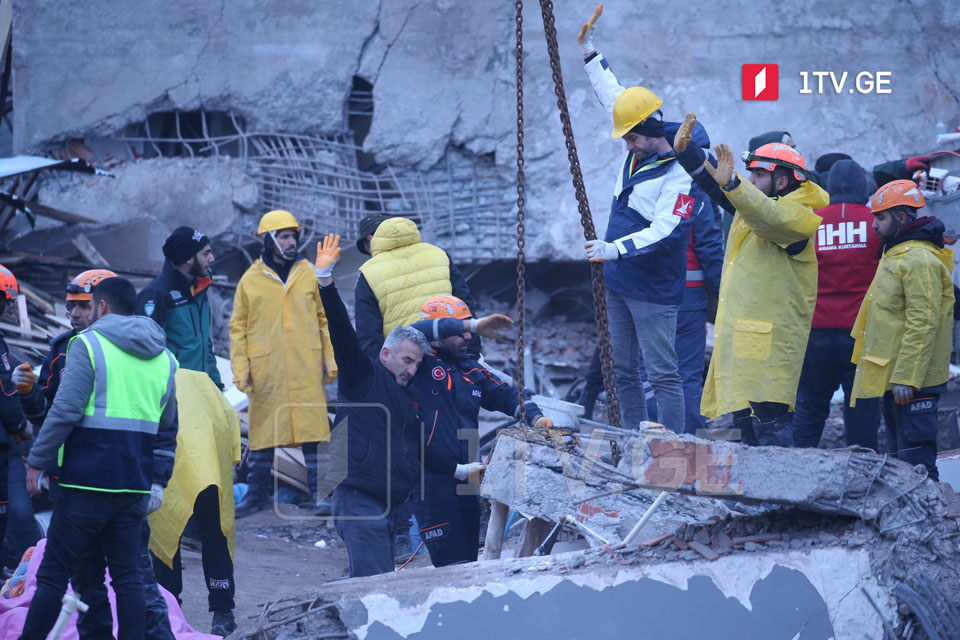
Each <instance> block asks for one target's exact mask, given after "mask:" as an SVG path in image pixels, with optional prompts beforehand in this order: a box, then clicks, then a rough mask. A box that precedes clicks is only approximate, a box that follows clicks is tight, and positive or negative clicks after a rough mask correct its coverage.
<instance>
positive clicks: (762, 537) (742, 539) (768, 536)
mask: <svg viewBox="0 0 960 640" xmlns="http://www.w3.org/2000/svg"><path fill="white" fill-rule="evenodd" d="M779 539H780V534H779V533H758V534H756V535H753V536H734V537H733V544H734V546H739V545H744V544H747V543H748V542H756V543H757V544H761V543H763V542H770V541H771V540H779Z"/></svg>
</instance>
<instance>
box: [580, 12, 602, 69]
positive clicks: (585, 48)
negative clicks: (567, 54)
mask: <svg viewBox="0 0 960 640" xmlns="http://www.w3.org/2000/svg"><path fill="white" fill-rule="evenodd" d="M601 13H603V5H602V4H598V5H597V8H596V9H594V10H593V15H592V16H590V20H588V21H587V23H586V24H585V25H583V26H582V27H580V34H579V35H578V36H577V42H579V43H580V51H581V52H583V57H584V58H589V57H590V54H592V53H593V52H594V51H596V49H594V47H593V34H594V33H596V29H594V27H593V23H594V22H596V20H597V18H599V17H600V14H601Z"/></svg>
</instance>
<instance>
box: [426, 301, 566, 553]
mask: <svg viewBox="0 0 960 640" xmlns="http://www.w3.org/2000/svg"><path fill="white" fill-rule="evenodd" d="M421 315H422V317H423V320H421V321H420V322H417V323H414V325H413V328H414V329H417V330H418V331H420V332H421V333H423V334H424V335H425V336H427V339H428V340H430V345H431V347H432V350H431V351H430V353H428V354H426V355H425V356H424V358H423V362H422V363H421V364H420V369H419V370H418V371H417V375H416V376H414V378H413V388H414V391H415V393H416V397H417V405H418V407H419V409H420V416H421V419H422V422H423V426H424V434H425V438H426V442H425V445H424V446H425V449H424V451H425V452H426V455H430V456H433V457H437V458H439V459H443V460H445V461H446V468H445V469H444V470H443V471H440V472H437V471H428V472H427V474H426V478H425V481H424V483H423V495H422V496H421V500H422V502H420V503H418V504H417V507H416V514H417V523H418V524H419V526H420V537H421V539H422V540H423V541H424V543H425V544H426V546H427V551H429V553H430V561H431V562H432V563H433V566H435V567H443V566H446V565H450V564H456V563H460V562H474V561H476V559H477V548H478V545H477V542H478V540H479V537H480V499H479V496H478V493H479V486H478V485H477V484H476V483H475V482H473V483H471V473H473V474H474V475H479V472H480V471H481V470H482V465H480V463H478V462H477V459H476V458H477V452H478V451H479V447H480V432H479V419H480V408H481V407H482V408H484V409H486V410H487V411H499V412H501V413H505V414H507V415H508V416H513V417H518V418H523V420H524V422H526V423H527V424H528V425H530V426H535V427H540V428H550V427H552V426H553V423H551V422H550V420H549V419H548V418H545V417H544V416H543V413H542V412H541V410H540V407H538V406H537V405H536V403H535V402H533V401H532V400H531V399H530V398H531V396H532V395H533V392H532V391H531V390H529V389H527V390H526V393H525V394H524V397H523V398H522V399H521V398H520V392H519V391H518V390H517V388H516V387H513V386H511V385H509V384H506V383H504V382H501V381H500V380H498V379H497V378H496V377H495V376H493V375H492V374H491V373H490V372H489V371H487V369H486V368H485V367H484V366H483V365H482V364H480V363H479V362H477V361H476V360H475V359H474V358H471V357H470V356H468V355H467V345H469V343H470V339H471V338H472V335H471V332H470V328H471V320H473V314H472V313H471V312H470V308H469V307H468V306H467V305H466V303H464V302H463V300H460V299H459V298H456V297H454V296H435V297H433V298H430V299H429V300H427V301H426V302H425V303H424V304H423V308H422V311H421ZM447 323H449V324H450V326H453V330H454V331H456V333H454V335H450V336H448V337H446V338H441V337H440V335H441V329H443V330H446V325H447Z"/></svg>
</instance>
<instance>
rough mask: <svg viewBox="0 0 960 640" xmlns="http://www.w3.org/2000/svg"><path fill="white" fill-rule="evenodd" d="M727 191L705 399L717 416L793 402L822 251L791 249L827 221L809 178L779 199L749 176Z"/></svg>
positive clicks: (822, 199)
mask: <svg viewBox="0 0 960 640" xmlns="http://www.w3.org/2000/svg"><path fill="white" fill-rule="evenodd" d="M725 193H726V196H727V199H728V200H729V201H730V203H731V204H732V205H733V206H734V207H736V210H737V213H736V215H735V216H734V218H733V224H732V225H731V227H730V234H729V235H728V236H727V248H726V252H725V254H724V259H723V275H722V277H721V280H720V300H719V307H718V308H717V321H716V326H715V328H714V335H713V357H712V358H711V360H710V369H709V370H708V372H707V380H706V383H705V384H704V388H703V400H702V402H701V404H700V412H701V413H702V414H703V415H705V416H708V417H710V418H714V419H716V418H717V417H719V416H721V415H723V414H725V413H730V412H732V411H736V410H738V409H746V408H747V407H749V406H750V402H781V403H784V404H787V405H789V406H790V407H791V408H792V407H793V405H794V403H795V402H796V399H797V383H798V381H799V379H800V369H801V367H802V365H803V355H804V353H805V352H806V349H807V338H808V336H809V334H810V322H811V320H812V318H813V308H814V305H815V304H816V302H817V256H816V253H815V249H814V243H813V242H812V241H810V242H807V245H806V246H805V247H804V248H803V250H802V251H800V252H799V253H798V254H797V255H794V256H791V255H790V254H789V253H787V251H786V248H787V247H788V246H790V245H792V244H794V243H796V242H800V241H803V240H810V239H811V238H812V237H813V235H814V234H815V233H816V232H817V228H818V227H819V226H820V222H821V220H822V218H821V217H820V216H818V215H816V214H815V213H814V212H813V211H814V209H820V208H822V207H825V206H827V205H828V204H829V200H830V199H829V197H828V196H827V193H826V192H825V191H824V190H823V189H821V188H820V187H818V186H817V185H815V184H813V183H812V182H810V181H809V180H808V181H806V182H804V183H803V184H802V185H801V186H800V187H798V188H797V189H796V190H794V191H792V192H790V193H789V194H787V195H786V196H784V197H782V198H769V197H767V196H765V195H764V194H763V192H762V191H760V190H759V189H757V188H756V187H754V186H753V185H752V184H750V183H749V182H747V181H745V180H741V182H740V185H739V186H738V187H737V188H736V189H733V190H732V191H729V192H725Z"/></svg>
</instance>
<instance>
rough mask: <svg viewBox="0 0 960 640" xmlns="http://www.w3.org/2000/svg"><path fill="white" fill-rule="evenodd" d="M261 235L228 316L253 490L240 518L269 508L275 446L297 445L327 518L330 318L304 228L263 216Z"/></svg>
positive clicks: (332, 368) (282, 214)
mask: <svg viewBox="0 0 960 640" xmlns="http://www.w3.org/2000/svg"><path fill="white" fill-rule="evenodd" d="M257 234H258V235H261V236H263V252H262V254H261V255H260V258H258V259H257V260H256V261H254V263H253V264H252V265H250V268H249V269H247V271H246V273H244V274H243V277H242V278H240V282H239V283H238V284H237V291H236V295H235V296H234V298H233V315H232V316H231V318H230V366H231V367H232V369H233V378H234V384H235V385H236V386H237V388H238V389H240V390H241V391H243V392H244V393H246V394H247V396H248V397H249V398H250V420H249V439H250V456H249V458H248V463H249V466H250V473H249V474H248V475H247V485H248V486H249V490H248V491H247V494H246V495H245V496H244V498H243V500H242V501H241V502H240V504H238V505H237V509H236V514H237V517H238V518H242V517H244V516H247V515H250V514H252V513H255V512H257V511H259V510H260V509H262V508H263V507H264V506H266V505H267V504H268V503H269V501H270V494H271V493H272V489H273V478H272V477H271V469H272V468H273V456H274V447H289V446H300V448H301V449H302V450H303V458H304V461H305V463H306V467H307V484H308V485H309V486H310V494H311V499H312V502H311V506H312V508H313V510H314V513H315V514H316V515H318V516H329V515H330V500H329V497H326V496H322V497H318V495H317V490H318V473H319V469H320V466H321V465H320V459H321V457H322V459H323V460H324V463H326V461H327V457H328V453H327V448H328V445H329V442H330V422H329V420H328V418H327V406H326V402H327V398H326V393H325V392H324V388H323V385H324V384H329V383H331V382H333V380H334V379H335V378H336V377H337V363H336V361H335V360H334V358H333V345H331V344H330V333H329V332H328V331H327V318H326V316H325V315H324V313H323V305H322V304H320V292H319V291H318V289H317V281H316V275H315V274H314V269H313V265H311V264H310V261H309V260H307V259H306V258H304V257H303V256H302V255H301V254H300V252H299V251H298V250H297V247H298V244H299V240H300V225H299V224H298V223H297V220H296V219H295V218H294V217H293V215H292V214H291V213H290V212H288V211H279V210H278V211H270V212H268V213H265V214H264V215H263V217H262V218H261V219H260V226H259V228H258V229H257ZM324 371H326V375H324ZM320 449H322V451H321V450H320ZM323 469H324V470H326V464H324V465H323ZM321 498H322V500H321Z"/></svg>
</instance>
